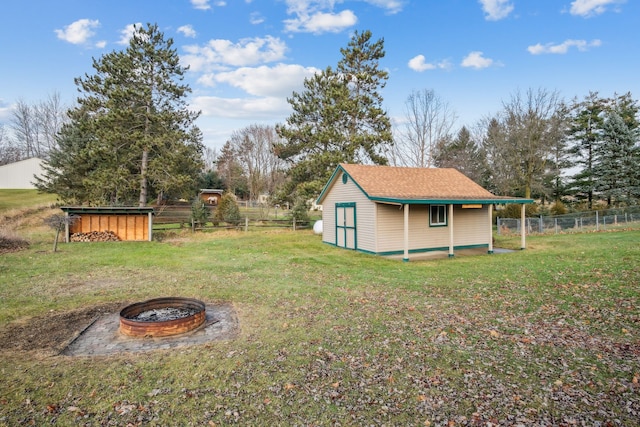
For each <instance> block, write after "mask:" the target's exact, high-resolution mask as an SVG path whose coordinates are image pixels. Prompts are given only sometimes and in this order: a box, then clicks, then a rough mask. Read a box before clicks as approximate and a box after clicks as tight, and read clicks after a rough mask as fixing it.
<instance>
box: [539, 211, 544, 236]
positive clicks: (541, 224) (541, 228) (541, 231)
mask: <svg viewBox="0 0 640 427" xmlns="http://www.w3.org/2000/svg"><path fill="white" fill-rule="evenodd" d="M539 229H540V234H542V233H544V223H543V220H542V215H540V227H539Z"/></svg>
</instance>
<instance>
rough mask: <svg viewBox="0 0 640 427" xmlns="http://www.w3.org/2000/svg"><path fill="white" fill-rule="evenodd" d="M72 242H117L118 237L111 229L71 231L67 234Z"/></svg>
mask: <svg viewBox="0 0 640 427" xmlns="http://www.w3.org/2000/svg"><path fill="white" fill-rule="evenodd" d="M69 239H70V240H71V241H72V242H117V241H119V240H120V238H119V237H118V236H117V235H116V233H114V232H113V231H90V232H88V233H73V234H72V235H71V236H69Z"/></svg>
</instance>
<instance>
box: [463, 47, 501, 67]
mask: <svg viewBox="0 0 640 427" xmlns="http://www.w3.org/2000/svg"><path fill="white" fill-rule="evenodd" d="M482 55H483V53H482V52H480V51H475V52H471V53H470V54H469V55H467V56H466V57H465V58H464V59H463V60H462V63H461V64H460V65H462V66H463V67H468V68H476V69H481V68H487V67H490V66H492V65H493V64H494V61H493V59H489V58H485V57H483V56H482Z"/></svg>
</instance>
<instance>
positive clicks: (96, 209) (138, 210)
mask: <svg viewBox="0 0 640 427" xmlns="http://www.w3.org/2000/svg"><path fill="white" fill-rule="evenodd" d="M60 209H61V210H62V211H63V212H67V213H69V214H80V213H90V214H119V215H135V214H145V213H154V212H155V210H154V208H153V207H152V206H145V207H138V206H62V207H60Z"/></svg>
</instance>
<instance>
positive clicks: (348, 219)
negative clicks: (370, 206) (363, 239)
mask: <svg viewBox="0 0 640 427" xmlns="http://www.w3.org/2000/svg"><path fill="white" fill-rule="evenodd" d="M356 242H357V241H356V204H355V203H336V246H338V247H340V248H345V249H356Z"/></svg>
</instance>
